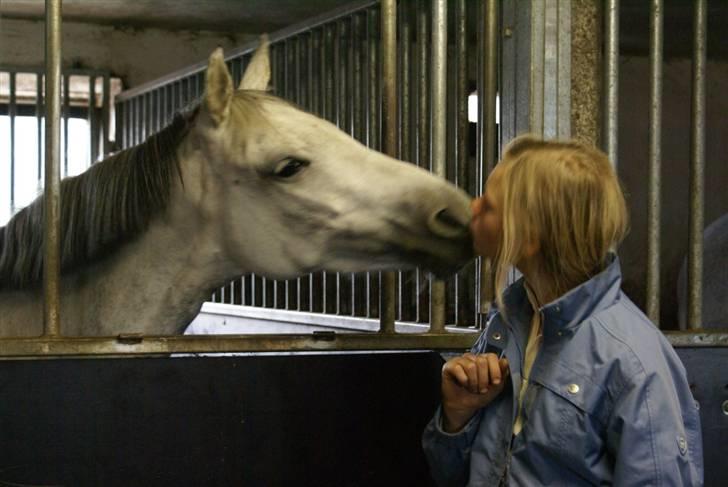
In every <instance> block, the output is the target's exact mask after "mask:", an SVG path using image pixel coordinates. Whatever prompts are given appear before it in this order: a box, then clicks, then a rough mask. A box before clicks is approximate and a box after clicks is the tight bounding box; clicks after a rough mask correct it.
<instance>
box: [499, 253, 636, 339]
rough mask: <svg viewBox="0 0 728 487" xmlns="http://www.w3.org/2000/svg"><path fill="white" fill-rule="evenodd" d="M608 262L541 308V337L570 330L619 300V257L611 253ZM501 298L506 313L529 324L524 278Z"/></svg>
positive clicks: (620, 279)
mask: <svg viewBox="0 0 728 487" xmlns="http://www.w3.org/2000/svg"><path fill="white" fill-rule="evenodd" d="M607 261H608V264H607V267H606V268H605V269H604V270H603V271H602V272H600V273H599V274H597V275H595V276H594V277H592V278H591V279H589V280H588V281H586V282H584V283H582V284H580V285H578V286H576V287H575V288H573V289H571V290H570V291H568V292H567V293H566V294H564V295H562V296H561V297H559V298H557V299H555V300H554V301H551V302H550V303H547V304H545V305H544V306H542V307H541V308H540V311H541V313H543V320H544V322H543V324H544V337H547V336H548V335H553V334H557V335H562V334H564V333H569V332H571V331H573V329H574V328H575V327H577V326H578V325H579V323H581V322H582V321H584V319H586V318H587V317H588V316H591V315H592V314H594V313H596V312H598V311H601V310H602V309H604V308H607V307H609V306H611V305H612V304H614V303H615V302H616V301H618V300H619V292H620V286H621V284H622V271H621V268H620V265H619V258H618V257H617V256H616V255H615V254H611V253H610V254H609V256H608V257H607ZM503 300H504V304H505V307H506V310H507V314H508V316H513V317H514V318H516V319H517V320H518V321H520V322H522V323H530V317H531V315H532V313H533V309H532V307H531V304H530V303H529V300H528V296H527V293H526V286H525V281H524V279H523V278H521V279H519V280H518V281H516V282H515V283H513V284H512V285H511V286H509V287H508V289H507V290H506V292H505V293H504V296H503Z"/></svg>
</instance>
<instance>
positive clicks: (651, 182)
mask: <svg viewBox="0 0 728 487" xmlns="http://www.w3.org/2000/svg"><path fill="white" fill-rule="evenodd" d="M663 8H664V6H663V0H652V2H651V4H650V14H651V15H650V67H651V82H650V142H649V143H650V160H649V177H648V192H647V200H648V203H647V303H646V311H647V316H648V317H649V318H650V320H652V322H653V323H655V324H657V325H658V326H659V324H660V193H661V184H660V181H661V180H660V168H661V165H662V152H661V141H662V49H663V23H664V21H663V18H664V10H663Z"/></svg>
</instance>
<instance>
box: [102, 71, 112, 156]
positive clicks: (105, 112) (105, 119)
mask: <svg viewBox="0 0 728 487" xmlns="http://www.w3.org/2000/svg"><path fill="white" fill-rule="evenodd" d="M110 127H111V76H110V75H109V74H108V73H106V74H104V81H103V95H102V98H101V130H102V131H103V133H104V139H103V151H104V154H103V155H104V156H106V155H107V154H109V153H110V152H111V134H110V133H109V130H110Z"/></svg>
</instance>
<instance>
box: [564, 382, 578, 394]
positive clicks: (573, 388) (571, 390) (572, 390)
mask: <svg viewBox="0 0 728 487" xmlns="http://www.w3.org/2000/svg"><path fill="white" fill-rule="evenodd" d="M566 390H567V391H569V394H576V393H577V392H579V386H578V385H576V384H569V387H568V388H567V389H566Z"/></svg>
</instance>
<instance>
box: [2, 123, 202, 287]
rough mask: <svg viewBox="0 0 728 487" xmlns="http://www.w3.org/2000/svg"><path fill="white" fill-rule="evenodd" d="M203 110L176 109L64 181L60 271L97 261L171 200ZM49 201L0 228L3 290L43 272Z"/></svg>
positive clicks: (28, 283) (35, 278)
mask: <svg viewBox="0 0 728 487" xmlns="http://www.w3.org/2000/svg"><path fill="white" fill-rule="evenodd" d="M197 111H198V110H197V109H195V110H193V111H191V112H189V113H186V114H177V115H176V116H175V117H174V120H173V121H172V123H171V124H169V125H168V126H167V127H165V128H164V129H162V130H161V131H159V132H158V133H156V134H154V135H151V136H150V137H149V138H147V140H145V141H144V142H143V143H141V144H139V145H137V146H134V147H132V148H130V149H126V150H123V151H121V152H118V153H116V154H114V155H112V156H110V157H108V158H106V159H105V160H103V161H101V162H99V163H97V164H95V165H93V166H91V168H89V169H88V170H87V171H86V172H84V173H82V174H80V175H78V176H75V177H70V178H66V179H64V180H63V181H62V182H61V198H60V202H61V203H60V206H61V219H60V220H61V221H60V226H61V271H62V272H65V271H70V270H75V269H77V268H80V267H81V266H83V265H88V264H90V263H93V262H96V261H98V260H99V259H100V258H101V257H103V256H104V255H108V254H109V253H111V252H112V251H113V250H115V249H117V248H118V247H119V246H120V245H122V244H123V243H125V242H127V241H129V240H131V239H132V238H133V237H134V236H136V235H138V234H140V233H141V232H143V231H144V230H145V229H146V228H147V226H148V225H149V222H150V220H151V219H152V218H153V217H154V216H155V215H157V214H158V213H160V212H161V211H162V210H164V209H165V208H166V207H167V204H168V202H169V198H170V194H171V189H172V183H173V180H174V178H175V177H178V178H179V179H180V181H181V179H182V174H181V170H180V164H179V161H178V160H177V147H178V146H179V145H180V143H181V142H182V139H183V138H184V137H185V136H186V135H187V134H188V133H189V131H190V128H191V126H192V123H193V120H194V118H195V117H196V115H197ZM43 199H44V196H43V195H41V196H39V197H38V198H37V199H36V200H35V201H34V202H33V203H31V204H30V205H29V206H27V207H25V208H24V209H22V210H21V211H20V212H18V213H17V214H16V215H15V216H13V217H12V218H11V219H10V221H9V222H8V223H7V225H6V226H5V227H0V289H22V288H26V287H29V286H33V285H35V284H37V283H39V281H40V279H41V277H42V274H43V220H44V218H43V214H44V208H43V206H44V205H43Z"/></svg>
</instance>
